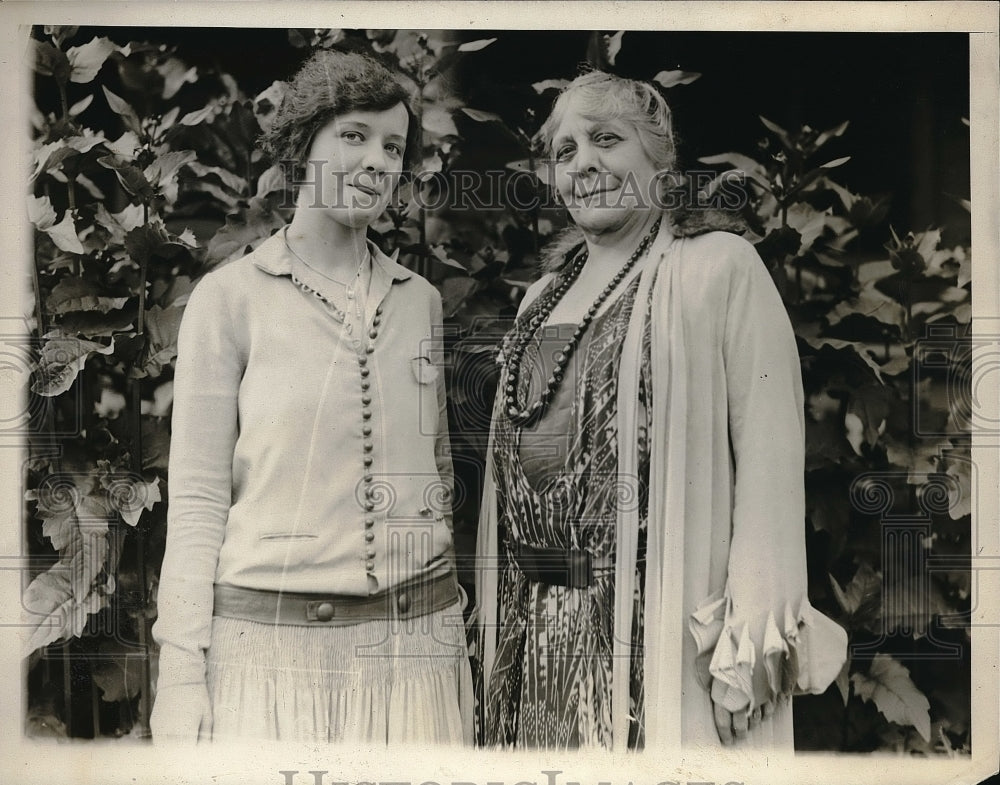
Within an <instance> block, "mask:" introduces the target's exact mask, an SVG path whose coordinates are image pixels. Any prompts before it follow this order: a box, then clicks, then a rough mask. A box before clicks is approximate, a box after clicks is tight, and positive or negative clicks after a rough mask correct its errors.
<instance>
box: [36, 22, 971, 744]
mask: <svg viewBox="0 0 1000 785" xmlns="http://www.w3.org/2000/svg"><path fill="white" fill-rule="evenodd" d="M32 37H33V40H34V41H35V42H36V43H35V44H34V46H35V51H36V82H35V99H36V104H37V107H38V111H37V112H36V113H35V115H34V117H33V130H32V134H33V139H34V140H35V156H34V161H33V168H32V172H31V177H30V187H31V215H32V220H33V223H34V225H35V228H36V234H35V236H36V248H35V265H34V271H33V281H32V284H33V287H34V290H35V294H36V308H35V313H34V314H33V319H34V326H35V337H36V344H37V345H36V351H37V373H36V377H35V381H34V384H33V390H32V411H33V412H35V413H36V415H37V416H36V417H35V419H34V421H33V426H35V427H34V431H33V434H32V438H31V445H30V446H31V461H30V467H29V471H28V473H27V477H26V478H25V483H26V484H25V488H26V500H27V501H26V510H25V512H26V520H27V525H26V536H27V539H28V542H29V547H30V549H31V553H32V555H33V556H34V557H35V563H37V564H38V565H39V567H38V569H37V570H36V571H35V572H33V573H32V575H30V576H29V578H31V579H32V580H31V583H30V585H29V586H27V587H26V594H25V598H26V599H25V604H26V606H27V607H28V608H30V609H31V610H33V611H34V612H35V613H36V614H37V620H38V627H37V629H36V630H35V634H34V635H33V636H32V637H31V640H30V642H29V645H28V647H27V650H26V651H25V656H26V657H27V658H28V665H29V673H28V684H27V688H28V696H29V711H28V717H27V731H28V733H29V734H31V735H56V736H60V735H71V736H101V735H124V734H132V735H135V736H140V737H141V736H144V735H146V733H147V727H148V725H147V722H148V712H149V708H150V698H151V696H152V691H153V684H154V683H155V668H156V657H155V647H154V646H153V645H152V643H151V641H150V638H149V626H150V624H151V622H152V620H153V619H154V618H155V613H156V610H155V595H156V584H157V572H158V569H159V562H160V559H161V558H162V550H163V542H164V536H165V518H166V507H167V496H168V485H167V483H168V475H167V465H166V455H167V449H168V445H169V413H170V402H171V401H170V395H171V391H170V379H171V376H172V370H173V361H174V355H175V353H176V345H175V341H176V330H177V326H178V324H179V319H180V316H181V314H182V312H183V304H184V302H185V301H186V297H187V295H188V293H189V292H190V290H191V288H192V286H193V285H194V283H195V282H196V281H197V279H198V277H200V276H201V275H202V274H204V272H206V271H207V270H209V269H211V268H212V267H214V266H216V265H218V264H224V263H226V262H227V261H229V260H231V259H233V258H236V257H238V256H239V255H241V254H242V253H244V252H245V250H246V249H247V248H248V247H252V246H254V245H256V243H258V242H260V241H261V240H262V239H263V238H265V237H266V236H268V235H269V234H270V233H271V232H273V231H274V230H276V229H277V228H278V227H279V226H280V225H281V224H282V223H283V221H284V220H286V219H287V217H288V210H287V203H288V202H287V196H286V195H285V194H284V193H283V192H282V190H281V186H280V178H278V177H276V175H275V170H274V169H273V168H272V166H271V162H269V161H266V160H265V159H263V158H262V157H261V155H260V154H259V152H257V151H256V144H255V140H256V138H257V136H258V135H259V133H260V130H261V128H262V127H264V126H266V124H267V122H268V119H269V116H270V114H271V112H272V111H273V108H274V105H275V103H276V102H277V101H280V95H281V84H280V82H281V80H286V79H288V78H290V76H291V75H292V74H293V73H294V71H295V70H296V68H297V67H298V65H299V64H300V63H301V62H302V61H303V60H304V58H305V57H307V56H308V54H309V52H310V51H311V50H312V49H314V48H316V47H329V46H336V47H342V48H356V49H362V50H366V51H375V52H376V53H377V54H378V55H379V56H381V57H384V58H386V59H387V60H389V61H390V62H391V63H393V64H395V65H398V66H399V67H400V68H401V69H402V70H403V71H404V72H405V73H407V74H408V75H409V77H410V79H411V81H412V87H413V89H414V92H415V95H416V103H417V108H418V111H419V112H420V115H421V118H422V123H421V125H422V137H423V138H422V150H421V152H422V156H423V159H424V164H423V169H424V170H425V171H426V172H429V173H435V174H434V177H433V178H431V179H430V180H428V181H427V182H426V183H424V184H422V185H420V184H413V185H410V186H406V188H404V193H403V197H404V199H403V201H402V202H401V203H400V204H399V205H398V206H396V207H393V208H392V209H390V211H389V213H388V215H387V216H386V218H385V220H383V221H382V222H381V223H380V224H379V225H378V226H377V227H376V228H377V236H378V239H379V241H380V242H381V243H382V245H383V246H384V247H385V249H386V250H387V251H392V250H399V251H400V254H401V255H400V258H401V260H402V261H403V263H405V264H407V265H409V266H411V267H412V268H413V269H415V270H417V271H418V272H420V273H421V274H423V275H425V276H427V277H428V278H429V279H430V280H431V281H433V282H434V283H435V284H436V285H437V286H438V287H439V288H440V289H441V291H442V295H443V298H444V302H445V315H446V318H447V329H448V338H447V344H448V358H449V361H448V367H447V371H448V383H449V397H450V400H449V407H450V408H449V415H450V419H451V425H452V434H453V450H454V457H455V463H456V470H457V475H458V483H457V488H456V540H457V545H458V549H459V555H460V559H461V563H460V568H461V572H462V577H463V580H464V581H465V582H466V583H468V582H469V579H470V565H471V561H470V560H471V554H472V552H473V548H474V536H475V525H476V510H477V504H478V493H479V488H480V485H481V477H482V458H483V449H484V440H485V430H486V426H487V422H488V410H489V406H490V402H491V398H492V391H493V389H494V387H495V383H496V380H495V371H494V364H493V361H492V350H493V348H494V346H495V342H496V339H497V337H498V335H499V334H500V333H501V332H502V330H503V327H504V325H505V324H506V323H507V321H508V320H509V319H510V318H511V316H512V315H513V313H514V311H515V309H516V305H517V303H518V301H519V300H520V297H521V296H522V295H523V292H524V289H525V287H526V286H527V284H528V283H530V282H531V281H532V280H534V279H535V278H536V277H537V275H538V268H537V262H538V256H539V249H540V248H541V247H542V246H543V245H544V243H545V242H546V240H547V239H548V238H550V237H551V236H552V235H553V234H554V233H555V232H556V231H557V230H558V229H559V228H560V227H561V226H562V225H564V223H565V216H564V215H562V213H561V212H560V211H559V210H556V209H553V208H550V207H541V208H535V207H533V206H532V205H531V204H530V199H531V198H532V197H537V196H539V195H541V194H544V193H545V192H544V186H542V185H540V184H539V183H538V182H537V181H536V180H535V178H534V176H533V175H532V174H531V172H533V171H534V170H536V169H537V168H538V157H537V151H535V150H533V149H532V148H531V146H530V145H529V143H528V142H529V139H530V137H531V135H532V134H533V133H534V132H535V131H536V130H537V128H538V125H539V124H540V122H541V120H542V119H543V118H544V116H545V114H546V113H547V111H548V108H549V107H550V106H551V102H552V99H553V97H554V95H555V91H554V90H553V89H552V87H553V86H554V83H553V82H552V81H551V80H563V79H569V78H572V76H574V75H575V73H577V70H578V68H579V66H580V65H581V64H583V63H589V64H590V65H593V66H598V67H603V68H606V69H609V70H612V71H615V72H616V73H620V74H622V75H625V76H631V77H636V78H643V79H655V80H656V81H657V82H658V83H659V84H660V85H661V86H662V88H663V90H664V92H665V94H666V96H667V99H668V101H669V102H670V104H671V106H672V107H673V109H674V112H675V121H676V129H677V134H678V138H679V143H680V144H679V152H680V165H681V167H682V168H684V169H686V170H688V171H689V172H690V171H692V170H694V169H701V170H705V171H708V172H711V173H712V176H714V175H715V174H717V173H720V172H723V171H726V170H737V171H738V172H741V173H742V174H743V176H744V177H745V178H746V192H747V196H748V199H749V201H748V204H747V206H746V209H744V210H743V213H742V220H743V222H744V223H745V224H746V227H747V232H746V234H747V237H748V239H750V240H751V241H753V242H755V243H757V248H758V251H759V252H760V254H761V257H762V259H763V260H764V263H765V264H766V265H767V267H768V269H769V271H770V272H771V274H772V277H773V278H774V281H775V284H776V286H777V287H778V289H779V291H780V292H781V294H782V297H783V298H784V300H785V303H786V306H787V308H788V312H789V316H790V318H791V319H792V323H793V326H794V327H795V330H796V334H797V336H798V341H799V350H800V354H801V358H802V369H803V381H804V385H805V390H806V397H807V410H806V418H807V433H808V444H807V448H808V456H807V466H806V470H807V472H806V477H805V482H806V489H807V499H808V521H806V522H805V525H806V527H807V538H808V540H807V542H808V546H809V577H810V596H811V598H812V600H813V602H814V604H815V605H817V607H819V608H820V609H821V610H823V611H824V612H827V613H828V614H830V615H831V616H833V617H834V618H836V619H837V620H838V621H840V623H842V624H843V625H844V627H845V628H846V629H847V630H848V632H849V635H850V638H851V642H852V648H851V657H850V660H849V662H848V663H847V665H846V666H845V669H844V672H843V673H842V674H841V676H840V678H838V680H837V684H836V685H835V686H831V688H830V690H828V691H827V693H826V694H824V695H822V696H815V697H808V698H800V699H798V700H797V701H796V743H797V746H798V747H799V748H801V749H833V750H843V751H859V752H860V751H869V750H875V749H892V750H897V751H899V752H907V753H911V754H923V755H930V754H946V755H955V754H961V753H963V752H967V751H968V746H969V739H970V735H969V713H970V712H969V694H970V673H969V641H970V638H969V635H968V626H967V614H968V612H969V594H970V575H969V570H968V554H969V544H970V540H971V531H970V521H971V503H970V500H969V487H970V477H971V473H972V469H971V465H970V461H969V456H968V453H969V447H968V445H969V431H970V428H971V422H970V414H969V396H968V393H969V372H970V367H971V345H970V342H969V340H968V336H967V327H968V323H969V318H970V314H969V301H970V297H971V281H970V274H969V269H970V267H969V265H970V261H969V254H970V249H969V212H968V210H969V204H968V201H967V196H968V193H969V137H968V128H967V126H966V122H967V121H964V118H967V116H968V105H969V85H968V59H969V54H968V42H967V38H966V37H965V36H962V35H957V34H899V35H893V34H878V35H872V34H790V33H783V34H764V33H753V34H741V33H649V32H628V33H625V34H624V35H621V34H620V33H619V34H616V33H615V32H614V31H607V32H556V31H524V32H519V31H492V32H491V31H475V32H474V33H451V32H447V31H443V32H442V31H426V32H421V31H398V32H397V31H383V30H367V31H340V30H312V29H310V30H284V29H282V30H274V29H249V30H245V29H240V30H236V29H229V30H227V29H205V28H107V29H88V28H79V29H77V28H37V29H35V30H34V31H33V32H32ZM469 171H471V172H479V173H483V172H488V171H498V172H506V173H507V175H508V176H513V175H514V174H518V176H519V180H518V183H517V186H516V189H515V190H514V191H511V192H509V193H508V197H513V196H517V197H518V198H520V199H521V200H524V204H522V206H521V207H518V206H517V205H515V204H511V203H510V202H511V200H510V199H508V200H507V204H506V205H505V206H503V205H502V206H501V207H500V209H494V210H483V209H475V208H472V207H466V208H462V207H460V206H459V207H456V206H453V205H450V206H443V207H440V208H434V209H430V208H426V209H421V208H418V207H415V206H414V203H413V202H412V201H410V202H408V203H407V202H406V200H405V197H406V195H407V193H409V194H411V195H412V194H413V193H414V189H418V190H419V192H420V193H421V194H423V195H424V196H425V197H426V196H433V195H434V193H436V192H437V191H440V190H441V189H444V188H447V187H448V186H449V185H450V186H451V187H452V189H453V187H454V184H455V183H456V182H457V181H456V178H457V177H461V172H469ZM521 175H523V176H521ZM435 178H436V179H435ZM407 189H409V190H407ZM435 189H437V191H436V190H435Z"/></svg>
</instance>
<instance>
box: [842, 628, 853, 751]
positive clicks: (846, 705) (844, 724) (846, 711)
mask: <svg viewBox="0 0 1000 785" xmlns="http://www.w3.org/2000/svg"><path fill="white" fill-rule="evenodd" d="M850 649H851V644H850V633H848V644H847V650H848V651H850ZM853 697H854V682H853V681H851V680H850V678H848V679H847V700H846V701H844V716H843V720H842V722H841V724H840V751H841V752H847V734H848V732H849V731H850V727H851V724H850V722H849V719H850V708H851V698H853Z"/></svg>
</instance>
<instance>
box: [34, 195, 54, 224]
mask: <svg viewBox="0 0 1000 785" xmlns="http://www.w3.org/2000/svg"><path fill="white" fill-rule="evenodd" d="M28 220H29V221H31V223H33V224H34V225H35V228H36V229H38V230H40V231H43V232H44V231H45V230H46V229H48V228H50V227H52V226H54V225H55V223H56V211H55V208H53V207H52V202H50V201H49V197H47V196H28Z"/></svg>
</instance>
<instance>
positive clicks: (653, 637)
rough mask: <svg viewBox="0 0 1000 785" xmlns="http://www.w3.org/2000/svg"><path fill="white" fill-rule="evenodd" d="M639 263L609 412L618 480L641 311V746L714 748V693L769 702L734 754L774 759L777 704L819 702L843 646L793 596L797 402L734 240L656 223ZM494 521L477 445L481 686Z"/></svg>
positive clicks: (770, 295)
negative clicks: (645, 407)
mask: <svg viewBox="0 0 1000 785" xmlns="http://www.w3.org/2000/svg"><path fill="white" fill-rule="evenodd" d="M650 257H651V258H650V264H648V265H647V266H646V267H645V269H644V270H643V271H642V273H641V276H640V283H639V289H638V292H637V294H636V304H637V305H636V307H635V308H634V309H633V313H632V317H631V322H630V324H629V328H628V332H627V335H626V338H625V342H624V344H623V347H622V359H621V368H620V372H619V386H618V414H617V416H618V437H619V454H618V460H619V467H618V471H619V475H620V482H635V479H634V478H636V477H637V464H638V443H637V433H638V431H637V426H638V423H637V412H638V411H639V407H638V406H637V401H638V380H639V368H640V360H641V351H642V330H643V320H644V319H645V318H646V309H645V308H644V307H643V304H645V303H646V302H647V301H649V302H650V306H651V319H652V325H651V353H652V407H653V411H652V432H651V435H650V443H651V455H650V478H649V508H648V535H647V538H648V540H647V558H646V596H645V606H644V609H643V613H644V618H645V642H644V646H645V651H644V669H645V679H644V683H645V691H646V694H645V734H646V747H647V748H672V747H678V746H681V745H683V746H685V747H697V746H702V747H715V746H719V745H720V743H721V742H720V741H719V737H718V733H717V731H716V728H715V724H714V719H713V709H712V699H713V698H714V699H715V701H716V702H718V703H720V704H721V705H723V706H725V707H727V708H728V709H729V710H730V711H735V710H738V709H741V708H745V707H750V708H753V707H755V706H759V705H762V704H764V703H766V702H773V704H774V705H775V706H776V707H777V708H776V711H775V713H774V715H773V716H772V718H771V719H770V720H765V721H764V722H762V723H761V725H760V726H759V727H758V728H757V729H755V730H753V731H751V733H750V744H752V745H753V746H761V747H769V748H785V749H788V750H790V749H791V747H792V723H791V705H790V701H788V700H786V698H787V697H788V696H789V695H791V694H792V693H796V692H798V693H820V692H823V691H824V690H825V689H826V688H827V687H828V686H829V684H830V683H831V682H832V681H833V680H834V679H835V678H836V676H837V674H838V673H839V671H840V669H841V667H842V665H843V663H844V661H845V659H846V648H847V636H846V633H845V632H844V630H843V629H842V628H841V627H839V626H838V625H837V624H836V623H834V622H833V621H832V620H830V619H828V618H827V617H825V616H824V615H822V614H821V613H819V612H818V611H816V610H815V609H814V608H813V607H812V606H811V605H810V603H809V600H808V597H807V595H806V585H807V580H806V554H805V498H804V485H803V470H804V423H803V395H802V383H801V377H800V371H799V362H798V354H797V352H796V347H795V339H794V335H793V333H792V330H791V326H790V324H789V321H788V318H787V316H786V313H785V310H784V307H783V305H782V302H781V299H780V297H779V296H778V293H777V291H776V289H775V287H774V285H773V283H772V282H771V280H770V277H769V276H768V274H767V271H766V270H765V268H764V265H763V264H762V262H761V260H760V257H759V256H758V255H757V253H756V251H755V250H754V248H753V246H751V245H750V244H749V243H747V242H746V241H745V240H743V239H741V238H740V237H737V236H736V235H732V234H728V233H725V232H710V233H708V234H703V235H700V236H697V237H674V236H672V234H671V232H670V231H669V230H666V229H664V230H661V232H660V234H659V236H658V238H657V239H656V241H655V242H654V244H653V246H652V248H651V249H650ZM535 291H538V289H536V290H535ZM522 307H523V306H522ZM630 478H633V479H630ZM497 517H498V513H497V508H496V488H495V485H494V482H493V466H492V443H491V445H490V459H489V462H488V466H487V472H486V483H485V488H484V493H483V503H482V510H481V517H480V528H479V540H478V544H477V551H478V565H479V567H478V571H477V586H476V589H477V600H478V603H477V605H478V607H477V619H478V623H479V625H480V627H479V634H480V656H481V657H482V662H483V670H484V679H485V680H486V683H488V679H489V674H490V672H491V671H492V668H493V662H494V659H495V655H496V637H497V631H498V619H497V614H498V608H497V569H496V565H497V558H498V542H497ZM638 523H639V511H638V510H636V509H634V506H630V505H622V508H621V509H620V510H619V512H618V520H617V548H616V565H615V570H616V571H615V598H616V602H615V609H614V613H615V617H614V651H613V665H612V669H613V670H612V683H613V684H614V685H619V684H627V683H628V679H629V672H628V667H629V656H628V652H629V650H630V646H631V643H630V641H631V630H632V606H633V603H632V597H633V596H634V588H635V585H634V583H635V563H636V553H637V532H638ZM622 598H625V600H626V601H624V602H622ZM628 697H629V693H628V690H626V689H613V693H612V726H613V739H615V740H620V739H626V738H628V723H629V716H628ZM616 746H617V745H616Z"/></svg>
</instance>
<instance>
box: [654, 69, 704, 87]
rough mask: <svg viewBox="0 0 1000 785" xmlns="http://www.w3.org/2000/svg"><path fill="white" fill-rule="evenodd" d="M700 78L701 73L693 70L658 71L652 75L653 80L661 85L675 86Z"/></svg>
mask: <svg viewBox="0 0 1000 785" xmlns="http://www.w3.org/2000/svg"><path fill="white" fill-rule="evenodd" d="M700 78H701V74H699V73H697V72H695V71H660V73H658V74H657V75H656V76H654V77H653V81H654V82H656V83H657V84H658V85H660V86H661V87H667V88H669V87H676V86H677V85H682V84H691V83H692V82H694V81H696V80H697V79H700Z"/></svg>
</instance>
